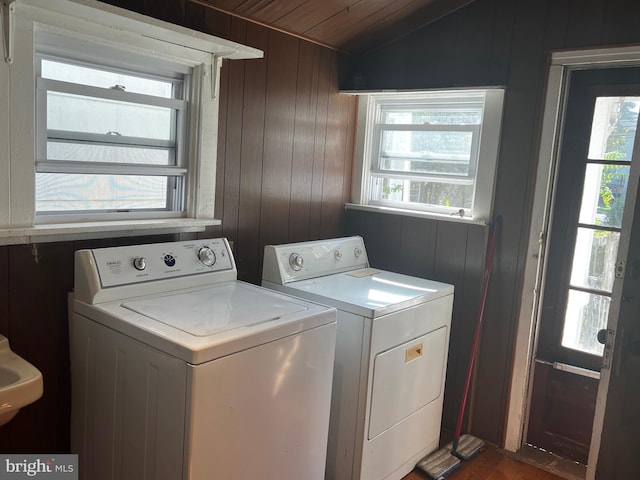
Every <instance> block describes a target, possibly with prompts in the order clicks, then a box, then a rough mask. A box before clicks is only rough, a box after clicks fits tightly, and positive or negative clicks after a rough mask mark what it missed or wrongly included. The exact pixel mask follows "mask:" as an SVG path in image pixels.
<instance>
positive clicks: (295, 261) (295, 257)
mask: <svg viewBox="0 0 640 480" xmlns="http://www.w3.org/2000/svg"><path fill="white" fill-rule="evenodd" d="M289 265H290V266H291V268H293V269H294V270H295V271H296V272H299V271H300V270H302V265H304V259H303V258H302V257H301V256H300V254H298V253H292V254H291V255H289Z"/></svg>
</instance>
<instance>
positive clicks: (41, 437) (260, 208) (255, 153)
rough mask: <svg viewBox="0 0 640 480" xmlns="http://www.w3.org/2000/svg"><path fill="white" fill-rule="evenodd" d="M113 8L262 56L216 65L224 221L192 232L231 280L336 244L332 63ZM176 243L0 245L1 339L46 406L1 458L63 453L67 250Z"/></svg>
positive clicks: (118, 0)
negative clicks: (221, 246) (317, 245)
mask: <svg viewBox="0 0 640 480" xmlns="http://www.w3.org/2000/svg"><path fill="white" fill-rule="evenodd" d="M110 3H113V4H114V5H118V6H121V7H124V8H130V9H131V10H134V11H138V12H140V13H146V14H148V15H151V16H156V17H158V18H161V19H163V20H167V21H171V22H173V23H177V24H182V25H186V26H189V27H191V28H194V29H199V30H202V31H205V32H207V33H211V34H214V35H216V36H219V37H222V38H227V39H229V40H233V41H237V42H240V43H245V44H248V45H251V46H253V47H256V48H260V49H261V50H263V51H264V52H265V58H264V59H260V60H250V61H224V63H223V67H222V72H221V74H222V78H221V85H220V124H219V131H218V134H219V151H218V168H217V173H216V176H217V179H216V182H217V184H216V185H217V188H216V217H217V218H221V219H222V222H223V223H222V226H221V227H216V228H212V229H211V230H210V231H207V232H205V233H203V234H200V236H202V237H204V236H209V237H210V236H222V235H224V236H227V237H228V238H229V239H230V240H232V241H233V242H234V246H235V255H236V259H237V263H238V270H239V277H240V278H241V279H243V280H247V281H251V282H254V283H259V282H260V279H261V270H262V251H263V250H264V245H265V244H266V243H268V242H290V241H302V240H311V239H317V238H321V237H325V238H327V237H335V236H340V235H342V233H343V231H342V224H343V205H344V202H345V201H347V200H348V198H347V196H348V194H349V188H348V186H349V185H350V182H351V177H350V175H351V156H352V152H351V150H352V148H353V135H354V118H355V109H356V104H355V99H354V98H353V97H349V96H344V95H340V94H339V93H338V80H337V64H338V59H337V54H336V53H335V52H332V51H330V50H327V49H325V48H322V47H318V46H315V45H312V44H310V43H307V42H304V41H301V40H298V39H295V38H293V37H288V36H285V35H283V34H281V33H278V32H275V31H270V30H268V29H266V28H264V27H260V26H257V25H254V24H250V23H247V22H244V21H242V20H238V19H236V18H232V17H229V16H226V15H223V14H220V13H218V12H214V11H212V10H209V9H206V8H204V7H201V6H198V5H195V4H192V3H191V2H189V1H185V0H180V1H176V0H162V1H158V0H153V1H151V0H135V1H134V0H131V1H126V0H112V1H111V2H110ZM191 236H193V235H192V234H189V235H184V236H183V238H190V237H191ZM175 238H176V237H175V236H159V237H158V236H153V237H147V238H123V239H113V240H103V241H101V240H96V241H83V242H59V243H50V244H41V245H38V246H37V247H35V250H34V248H33V246H31V245H16V246H0V333H2V334H4V335H6V336H7V337H9V339H10V341H11V346H12V348H14V350H15V351H16V352H17V353H18V354H20V355H22V356H24V357H25V358H26V359H28V360H29V361H31V362H32V363H33V364H34V365H35V366H36V367H37V368H39V369H40V370H41V371H42V373H43V377H44V396H43V398H41V399H40V400H39V401H37V402H35V403H33V404H32V405H30V406H28V407H26V408H25V409H24V410H23V411H21V412H20V413H19V414H18V415H17V416H16V417H15V418H14V420H12V421H11V422H10V423H8V424H7V425H5V426H2V427H0V451H2V452H20V453H29V452H34V453H36V452H37V453H51V452H68V451H69V419H70V408H71V406H70V377H69V352H68V345H69V341H68V321H67V305H66V302H67V293H68V292H69V291H70V290H71V289H72V287H73V252H74V251H75V250H76V249H79V248H93V247H99V246H114V245H127V244H134V243H151V242H161V241H171V240H173V239H175Z"/></svg>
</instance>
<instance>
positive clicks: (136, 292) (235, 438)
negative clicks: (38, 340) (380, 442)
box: [70, 239, 336, 480]
mask: <svg viewBox="0 0 640 480" xmlns="http://www.w3.org/2000/svg"><path fill="white" fill-rule="evenodd" d="M70 297H71V298H70V312H71V315H70V346H71V370H72V371H71V373H72V376H71V379H72V411H71V417H72V424H71V447H72V452H74V453H78V454H79V463H80V466H81V476H80V478H81V479H86V480H101V479H113V478H117V479H119V480H126V479H131V480H143V479H148V480H178V479H182V480H210V479H213V478H215V479H219V480H254V479H257V478H261V479H271V480H283V479H292V480H293V479H315V480H320V479H322V478H323V477H324V471H325V452H326V445H327V431H328V423H329V406H330V398H331V378H332V371H333V358H334V348H335V334H336V312H335V309H333V308H331V307H325V306H320V305H317V304H315V303H313V302H310V301H306V300H300V299H294V298H292V297H290V296H287V295H283V294H278V293H276V292H273V291H270V290H267V289H264V288H262V287H259V286H255V285H250V284H248V283H243V282H240V281H237V280H236V267H235V263H234V260H233V256H232V253H231V250H230V248H229V244H228V243H227V241H226V240H225V239H212V240H197V241H187V242H171V243H159V244H152V245H139V246H127V247H115V248H102V249H95V250H80V251H77V252H76V256H75V289H74V293H73V294H72V295H71V296H70Z"/></svg>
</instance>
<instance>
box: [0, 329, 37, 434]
mask: <svg viewBox="0 0 640 480" xmlns="http://www.w3.org/2000/svg"><path fill="white" fill-rule="evenodd" d="M41 396H42V374H41V373H40V371H39V370H38V369H37V368H36V367H34V366H33V365H31V364H30V363H29V362H27V361H26V360H25V359H23V358H21V357H19V356H18V355H16V354H15V353H14V352H13V351H12V350H11V348H9V340H7V338H6V337H4V336H2V335H0V425H4V424H5V423H7V422H8V421H9V420H11V419H12V418H13V417H15V415H16V413H18V411H19V410H20V409H21V408H22V407H25V406H27V405H29V404H30V403H33V402H35V401H36V400H38V399H39V398H40V397H41Z"/></svg>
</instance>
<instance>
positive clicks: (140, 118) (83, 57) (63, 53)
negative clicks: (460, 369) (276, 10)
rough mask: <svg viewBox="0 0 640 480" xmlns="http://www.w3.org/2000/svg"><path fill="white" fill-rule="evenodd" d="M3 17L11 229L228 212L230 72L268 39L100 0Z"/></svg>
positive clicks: (76, 229) (16, 235)
mask: <svg viewBox="0 0 640 480" xmlns="http://www.w3.org/2000/svg"><path fill="white" fill-rule="evenodd" d="M0 16H2V19H1V20H2V21H1V22H0V25H1V26H2V37H1V39H0V41H2V42H3V47H4V48H3V51H4V53H5V55H4V59H3V60H0V91H2V92H3V94H2V95H0V242H2V243H11V242H14V241H15V242H18V243H20V242H24V241H32V240H30V239H31V236H34V235H39V236H40V237H38V239H39V241H49V240H56V239H57V238H60V235H63V236H64V237H65V238H89V237H90V236H93V237H96V236H105V234H104V232H114V233H113V234H109V233H107V234H106V235H121V234H129V235H132V234H136V233H140V231H143V230H144V231H145V233H169V232H176V231H200V230H203V229H204V228H205V226H207V225H215V224H219V223H220V221H219V220H216V219H215V218H214V198H215V178H216V174H215V171H216V153H217V130H218V127H217V125H218V124H217V118H218V89H219V71H220V67H221V66H222V60H223V59H231V60H233V59H250V58H260V57H262V52H261V51H260V50H257V49H254V48H251V47H247V46H244V45H240V44H237V43H234V42H230V41H227V40H223V39H220V38H216V37H213V36H211V35H207V34H204V33H201V32H196V31H192V30H189V29H186V28H183V27H180V26H177V25H172V24H169V23H166V22H163V21H160V20H156V19H153V18H149V17H145V16H143V15H139V14H137V13H134V12H130V11H127V10H124V9H121V8H118V7H114V6H111V5H107V4H104V3H101V2H98V1H94V0H83V1H82V2H78V1H69V0H56V1H55V2H54V1H51V2H43V1H42V0H15V1H10V2H9V3H8V4H7V5H6V6H5V7H3V8H2V9H0ZM30 80H32V81H30ZM141 225H142V227H141ZM145 225H146V227H145ZM145 228H146V230H145ZM56 236H57V237H56ZM45 237H46V238H47V239H46V240H42V239H43V238H45ZM12 239H13V240H12Z"/></svg>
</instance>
